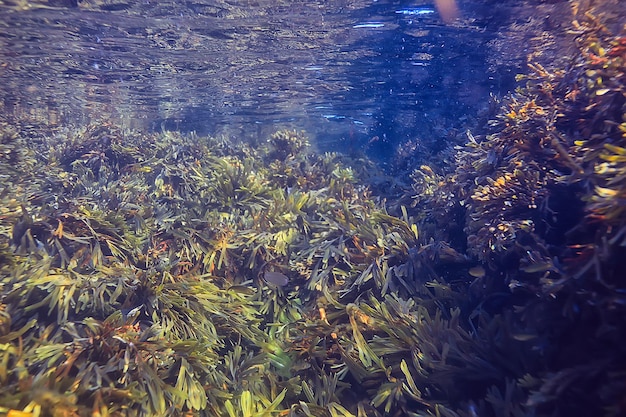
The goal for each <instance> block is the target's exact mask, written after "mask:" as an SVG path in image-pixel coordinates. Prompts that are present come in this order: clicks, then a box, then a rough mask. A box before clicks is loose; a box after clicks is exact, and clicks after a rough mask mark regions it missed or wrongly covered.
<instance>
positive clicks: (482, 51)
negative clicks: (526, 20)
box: [0, 0, 522, 155]
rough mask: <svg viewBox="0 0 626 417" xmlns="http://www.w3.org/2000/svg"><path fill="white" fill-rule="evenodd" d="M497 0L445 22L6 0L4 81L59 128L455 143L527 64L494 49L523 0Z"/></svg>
mask: <svg viewBox="0 0 626 417" xmlns="http://www.w3.org/2000/svg"><path fill="white" fill-rule="evenodd" d="M492 6H493V5H491V6H490V5H489V4H485V3H484V2H477V1H467V2H463V3H462V4H461V5H460V7H461V13H462V16H461V19H459V20H458V21H457V22H456V23H455V24H452V25H446V24H444V23H443V22H442V21H441V19H440V17H439V16H438V14H437V11H436V9H435V7H434V5H433V3H431V2H419V1H417V2H408V1H403V2H398V1H371V0H369V1H352V2H326V1H317V2H287V1H285V2H278V3H276V2H269V1H268V2H257V3H255V4H254V5H249V4H243V3H241V4H238V3H237V2H230V3H227V2H208V1H206V2H202V1H198V2H193V3H191V2H189V3H182V2H173V1H171V2H150V1H144V2H129V3H121V2H99V1H86V2H79V3H74V2H73V1H71V0H67V1H66V0H57V1H56V2H54V7H50V5H49V3H41V4H38V3H36V2H32V3H29V6H28V7H22V6H20V5H12V4H11V3H7V2H5V3H3V4H2V5H0V14H1V16H2V18H1V20H2V23H3V25H2V27H1V28H0V45H1V48H0V58H1V59H2V62H5V63H6V64H5V65H4V66H3V67H2V68H1V69H0V77H1V78H2V80H3V83H2V87H0V89H1V92H2V100H3V102H4V108H5V109H6V110H7V111H9V112H13V113H15V114H16V115H21V116H23V115H24V114H31V115H32V114H37V115H39V116H38V117H42V118H45V117H46V116H48V117H50V120H49V121H48V123H51V124H52V125H55V124H62V123H68V122H72V123H84V122H89V121H93V120H98V119H101V118H105V119H107V120H110V121H115V122H116V123H118V124H122V125H124V126H129V127H134V128H141V129H152V130H159V129H162V128H166V129H177V130H182V131H197V132H198V133H201V134H225V135H228V136H236V137H238V138H246V137H247V138H250V139H255V138H259V137H263V136H264V135H266V134H267V132H268V131H273V130H274V129H276V128H281V127H293V128H298V129H305V130H307V132H308V133H309V135H310V136H312V137H313V138H314V139H315V142H316V144H317V145H318V146H319V147H320V148H321V149H323V150H352V149H363V148H364V147H366V148H367V149H368V150H369V152H370V153H372V154H374V155H387V154H389V153H392V152H393V147H394V146H395V145H397V144H398V143H402V142H403V141H407V140H412V139H415V138H416V137H417V136H423V137H426V136H428V137H429V138H431V139H429V140H432V141H434V142H433V143H432V144H429V146H433V147H434V148H437V147H438V146H439V147H443V146H444V144H445V141H447V140H449V137H450V132H451V131H454V132H457V131H458V132H464V131H465V130H466V129H467V128H469V127H472V125H474V124H475V123H476V120H477V118H479V117H480V115H481V114H482V113H484V112H485V111H486V109H487V107H488V104H489V100H490V97H494V96H501V95H502V94H505V93H506V92H507V91H509V90H510V89H511V88H512V85H513V84H512V80H513V76H514V75H515V73H516V72H517V71H518V70H519V68H521V67H522V62H521V60H517V61H515V60H512V61H507V62H503V63H497V62H496V61H494V60H493V59H492V60H491V61H490V60H489V57H488V54H489V50H490V47H489V42H490V41H492V40H493V39H494V38H495V37H496V35H497V30H498V28H499V27H500V26H501V25H503V24H504V23H506V22H508V21H509V20H510V18H509V15H510V13H511V12H512V11H513V9H514V8H513V3H512V4H511V5H507V4H506V3H502V2H500V3H499V6H498V7H492ZM494 62H496V63H495V65H494ZM21 116H20V117H21Z"/></svg>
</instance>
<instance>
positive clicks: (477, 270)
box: [468, 265, 486, 278]
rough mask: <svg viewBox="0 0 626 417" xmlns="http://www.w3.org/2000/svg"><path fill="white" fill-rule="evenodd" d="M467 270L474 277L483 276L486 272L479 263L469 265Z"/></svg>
mask: <svg viewBox="0 0 626 417" xmlns="http://www.w3.org/2000/svg"><path fill="white" fill-rule="evenodd" d="M468 272H469V274H470V275H471V276H473V277H474V278H483V277H484V276H485V274H486V271H485V268H483V267H482V266H480V265H478V266H473V267H471V268H470V269H469V271H468Z"/></svg>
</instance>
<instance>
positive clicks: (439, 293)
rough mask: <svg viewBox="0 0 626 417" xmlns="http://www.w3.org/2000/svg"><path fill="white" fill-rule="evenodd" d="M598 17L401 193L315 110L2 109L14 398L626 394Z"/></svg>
mask: <svg viewBox="0 0 626 417" xmlns="http://www.w3.org/2000/svg"><path fill="white" fill-rule="evenodd" d="M576 13H578V15H577V20H576V21H575V22H574V23H573V24H572V26H571V31H572V32H573V34H574V36H575V38H576V41H577V49H576V53H575V54H574V56H573V60H572V62H571V64H570V65H569V66H568V67H565V68H556V67H555V68H548V67H544V66H542V65H541V64H532V65H531V66H530V71H529V73H528V74H527V75H525V76H524V77H521V78H520V82H521V83H522V84H521V86H520V88H519V89H518V90H517V91H515V92H514V93H512V94H511V95H510V96H509V97H508V98H507V99H506V100H505V101H504V102H503V103H502V107H501V110H500V112H499V115H498V117H497V118H495V119H494V120H493V121H492V123H491V132H490V134H488V135H484V136H483V135H481V136H477V137H475V136H474V135H472V134H471V133H469V132H468V134H467V138H468V142H467V145H466V146H464V147H459V148H458V149H456V152H455V156H454V160H455V161H456V162H455V166H454V169H453V170H451V172H450V173H448V174H441V173H438V169H437V168H436V167H435V169H433V168H431V167H429V166H426V165H424V166H422V167H420V168H419V169H416V170H415V171H414V173H413V176H412V178H413V184H412V188H411V190H407V194H406V196H405V198H404V199H399V200H397V201H390V200H389V199H385V198H383V197H384V196H375V195H373V193H372V191H371V188H369V187H368V186H367V184H372V183H375V182H376V181H377V178H378V175H379V174H378V173H376V172H375V167H374V166H373V165H372V164H371V163H370V162H368V161H367V160H365V159H361V160H356V159H353V158H347V157H344V156H341V155H338V154H332V153H328V154H323V155H320V154H316V153H314V152H312V151H311V149H310V147H309V144H308V141H307V138H306V135H305V134H304V133H302V132H298V131H293V130H280V131H278V132H276V133H274V134H273V135H271V136H270V137H269V138H268V139H267V142H266V143H264V144H263V145H262V146H256V147H252V146H250V145H248V144H245V143H233V142H231V141H230V140H227V139H224V138H211V137H196V136H195V135H181V134H179V133H176V132H162V133H152V134H147V133H143V132H136V131H130V130H124V129H120V128H117V127H115V126H112V125H109V124H107V123H105V122H102V123H97V124H92V125H90V126H87V127H72V128H67V129H56V130H55V131H54V132H51V133H49V134H48V135H46V137H45V139H40V140H34V136H33V133H32V130H33V127H32V126H27V125H20V124H19V123H14V124H10V123H8V122H3V123H2V125H1V126H0V180H1V183H2V184H3V187H2V189H1V191H0V200H1V203H0V262H1V264H0V361H1V364H0V413H3V414H4V415H7V416H12V417H15V416H55V417H56V416H88V415H93V416H164V415H168V416H176V415H180V416H183V415H184V416H192V415H198V416H224V417H239V416H244V417H249V416H250V417H251V416H332V417H336V416H359V417H361V416H385V415H392V416H446V417H451V416H464V417H465V416H467V417H473V416H498V417H499V416H503V417H504V416H515V417H518V416H554V415H566V414H579V415H582V414H585V415H606V416H618V415H623V413H624V412H625V411H626V406H625V405H624V403H623V392H624V389H625V388H626V362H625V360H624V358H626V355H625V353H626V352H625V348H624V346H623V341H624V340H626V337H624V336H625V335H624V332H625V329H626V323H624V317H626V314H625V313H626V311H624V310H625V307H626V295H625V291H624V285H623V282H622V280H621V279H620V278H621V276H620V271H621V270H623V267H624V259H625V258H624V253H623V252H624V245H625V243H624V242H625V241H626V210H624V203H623V201H624V198H625V197H624V193H626V186H625V185H624V184H625V182H624V178H623V177H624V175H626V174H625V172H626V166H625V164H624V163H625V161H626V159H625V158H626V157H625V155H626V133H625V132H626V116H625V115H626V96H625V92H624V73H625V62H626V37H625V34H624V33H620V34H614V33H612V32H611V31H610V30H609V29H608V28H607V27H605V26H604V25H603V24H602V21H601V19H600V18H598V17H596V16H595V15H594V14H592V13H590V12H589V11H587V10H585V11H579V10H576ZM39 137H41V136H39ZM403 203H406V204H403ZM459 219H461V220H459ZM459 222H460V225H459ZM459 229H462V230H461V231H459ZM459 234H460V235H461V236H462V237H463V239H459Z"/></svg>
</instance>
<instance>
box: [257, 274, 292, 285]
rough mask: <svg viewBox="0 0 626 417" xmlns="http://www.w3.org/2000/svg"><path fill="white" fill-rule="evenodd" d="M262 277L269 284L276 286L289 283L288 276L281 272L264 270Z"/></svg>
mask: <svg viewBox="0 0 626 417" xmlns="http://www.w3.org/2000/svg"><path fill="white" fill-rule="evenodd" d="M263 278H265V281H267V282H268V283H269V284H274V285H276V286H278V287H284V286H285V285H287V283H289V277H287V275H285V274H283V273H282V272H276V271H266V272H265V274H263Z"/></svg>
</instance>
